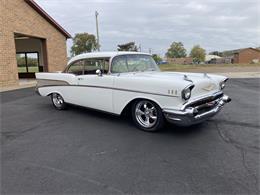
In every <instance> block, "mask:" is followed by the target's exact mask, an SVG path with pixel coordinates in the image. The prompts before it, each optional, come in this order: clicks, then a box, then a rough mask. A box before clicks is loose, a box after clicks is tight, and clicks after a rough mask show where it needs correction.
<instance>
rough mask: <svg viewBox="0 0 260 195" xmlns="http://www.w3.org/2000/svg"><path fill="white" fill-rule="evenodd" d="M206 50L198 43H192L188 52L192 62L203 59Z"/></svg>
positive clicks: (198, 61)
mask: <svg viewBox="0 0 260 195" xmlns="http://www.w3.org/2000/svg"><path fill="white" fill-rule="evenodd" d="M205 56H206V51H205V49H203V48H201V47H200V45H194V46H193V48H192V49H191V52H190V57H192V58H193V62H195V63H200V62H204V61H205Z"/></svg>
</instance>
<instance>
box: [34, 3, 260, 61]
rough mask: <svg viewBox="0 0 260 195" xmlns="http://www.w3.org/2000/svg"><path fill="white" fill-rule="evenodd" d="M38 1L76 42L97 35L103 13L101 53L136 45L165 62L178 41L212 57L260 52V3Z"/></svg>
mask: <svg viewBox="0 0 260 195" xmlns="http://www.w3.org/2000/svg"><path fill="white" fill-rule="evenodd" d="M35 1H36V2H37V3H38V4H39V5H40V6H41V7H42V8H43V9H44V10H45V11H47V13H48V14H49V15H50V16H52V17H53V18H54V19H55V20H56V21H57V22H58V23H59V24H60V25H61V26H62V27H64V28H65V29H66V30H67V31H68V32H69V33H70V34H71V35H72V36H74V35H75V33H82V32H87V33H91V34H95V35H96V25H95V11H96V10H97V11H98V12H99V17H98V18H99V36H100V44H101V51H114V50H116V49H117V45H118V44H123V43H127V42H130V41H134V42H135V43H136V44H137V45H138V46H139V45H141V49H142V51H143V52H148V51H149V49H151V51H152V53H156V54H159V55H161V56H164V54H165V53H166V51H167V49H168V48H169V46H170V44H171V43H172V42H173V41H177V42H179V41H181V42H182V43H183V44H184V46H185V48H186V49H187V52H188V53H189V52H190V49H191V48H192V46H193V45H195V44H199V45H200V46H201V47H203V48H204V49H206V51H207V52H210V51H223V50H230V49H238V48H245V47H259V46H260V1H259V0H194V1H193V0H35ZM71 46H72V40H68V41H67V47H68V53H69V50H70V47H71Z"/></svg>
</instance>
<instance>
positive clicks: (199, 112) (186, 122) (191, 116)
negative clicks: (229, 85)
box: [163, 94, 231, 126]
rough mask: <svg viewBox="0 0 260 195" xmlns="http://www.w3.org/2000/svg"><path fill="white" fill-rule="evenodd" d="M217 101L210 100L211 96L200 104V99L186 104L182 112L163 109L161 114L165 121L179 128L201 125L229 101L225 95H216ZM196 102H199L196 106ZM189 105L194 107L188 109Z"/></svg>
mask: <svg viewBox="0 0 260 195" xmlns="http://www.w3.org/2000/svg"><path fill="white" fill-rule="evenodd" d="M216 97H217V99H213V100H212V96H211V97H209V98H208V101H206V102H203V103H202V104H200V103H201V99H199V100H197V101H195V102H192V104H190V103H189V104H187V106H184V107H183V109H182V110H173V109H163V113H164V116H165V118H166V119H167V121H169V122H171V123H174V124H176V125H180V126H190V125H193V124H197V123H201V122H203V121H205V120H207V119H209V118H210V117H213V116H214V115H215V114H217V113H218V112H219V111H220V110H221V109H222V108H223V106H224V105H225V104H226V103H228V102H230V101H231V98H230V97H228V96H227V95H223V94H221V95H219V94H217V96H216ZM196 102H199V104H198V105H196ZM189 105H195V106H192V107H189Z"/></svg>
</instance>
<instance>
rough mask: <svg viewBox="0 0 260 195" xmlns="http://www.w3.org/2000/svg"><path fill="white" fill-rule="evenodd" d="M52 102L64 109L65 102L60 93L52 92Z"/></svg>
mask: <svg viewBox="0 0 260 195" xmlns="http://www.w3.org/2000/svg"><path fill="white" fill-rule="evenodd" d="M52 102H53V105H54V106H55V107H56V108H58V109H62V108H63V107H64V104H65V103H64V100H63V98H62V96H61V95H60V94H58V93H53V94H52Z"/></svg>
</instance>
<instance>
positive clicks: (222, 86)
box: [219, 81, 226, 89]
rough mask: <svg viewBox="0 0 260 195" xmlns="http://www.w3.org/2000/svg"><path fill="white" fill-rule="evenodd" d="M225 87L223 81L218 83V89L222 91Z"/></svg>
mask: <svg viewBox="0 0 260 195" xmlns="http://www.w3.org/2000/svg"><path fill="white" fill-rule="evenodd" d="M225 86H226V83H225V82H224V81H222V82H221V83H219V87H220V89H224V88H225Z"/></svg>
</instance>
